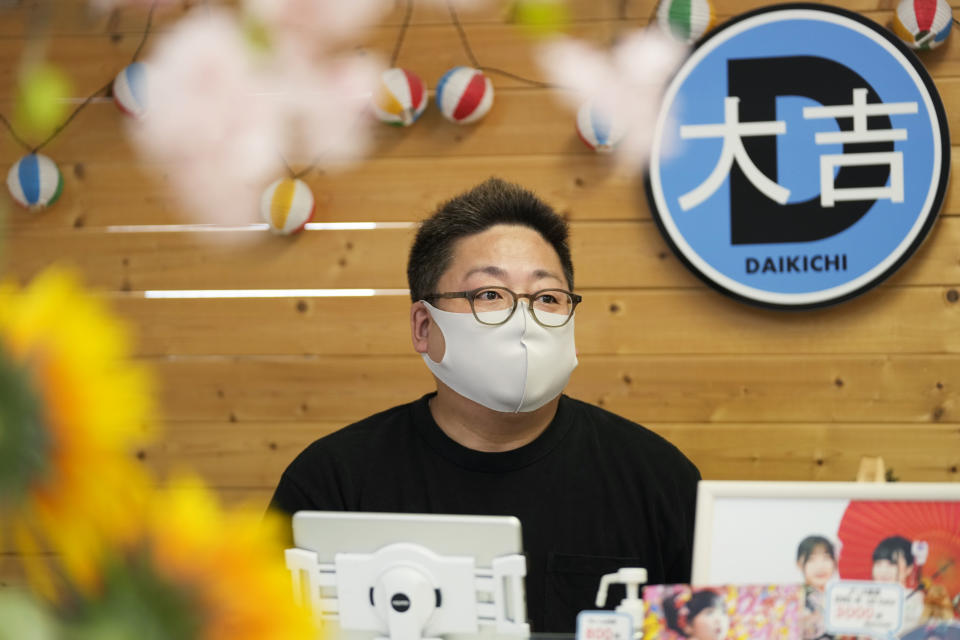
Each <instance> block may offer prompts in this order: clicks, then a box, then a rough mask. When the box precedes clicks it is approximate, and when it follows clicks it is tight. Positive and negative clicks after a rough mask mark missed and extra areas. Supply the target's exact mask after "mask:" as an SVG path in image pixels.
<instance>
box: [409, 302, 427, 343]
mask: <svg viewBox="0 0 960 640" xmlns="http://www.w3.org/2000/svg"><path fill="white" fill-rule="evenodd" d="M410 337H411V338H412V339H413V349H414V351H416V352H417V353H426V352H427V345H428V338H429V337H430V312H429V311H428V310H427V307H426V305H424V304H423V302H422V301H418V302H414V303H413V305H412V306H411V307H410Z"/></svg>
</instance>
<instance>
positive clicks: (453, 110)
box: [7, 0, 953, 235]
mask: <svg viewBox="0 0 960 640" xmlns="http://www.w3.org/2000/svg"><path fill="white" fill-rule="evenodd" d="M715 21H716V14H715V12H714V9H713V5H712V4H711V2H710V0H662V1H661V2H660V4H659V5H658V7H657V22H658V24H659V26H660V28H661V29H663V30H664V31H666V32H668V33H670V34H671V35H673V36H674V37H676V38H677V39H679V40H682V41H684V42H687V43H693V42H695V41H697V40H698V39H699V38H700V37H701V36H703V35H704V34H705V33H706V32H707V31H709V30H710V29H711V28H713V26H714V23H715ZM952 25H953V13H952V10H951V7H950V5H949V4H948V3H947V0H900V2H899V4H898V5H897V11H896V14H895V15H894V17H893V32H894V33H895V34H896V35H897V36H898V37H899V38H900V39H901V40H903V42H904V43H906V44H907V46H909V47H910V48H912V49H917V50H928V49H934V48H936V47H938V46H940V45H941V44H943V42H944V41H945V40H946V39H947V36H948V35H949V34H950V29H951V27H952ZM145 84H146V66H145V65H144V63H142V62H133V63H132V64H130V65H128V66H127V67H125V68H124V69H123V70H121V71H120V73H119V74H117V76H116V78H115V79H114V82H113V85H112V88H113V91H112V93H113V101H114V103H115V104H116V105H117V107H118V108H119V109H120V110H121V111H122V112H123V113H125V114H126V115H128V116H130V117H132V118H138V119H139V118H143V117H144V116H145V114H146V111H147V102H146V88H145ZM434 93H435V100H436V104H437V106H438V108H439V109H440V112H441V114H442V115H443V117H444V118H446V119H447V120H449V121H450V122H454V123H456V124H462V125H468V124H472V123H475V122H477V121H479V120H481V119H482V118H483V117H484V116H485V115H487V113H488V112H489V111H490V108H491V107H492V106H493V97H494V92H493V84H492V83H491V82H490V78H488V77H487V76H486V75H485V74H484V73H483V71H481V70H480V69H474V68H471V67H465V66H461V67H454V68H453V69H450V70H449V71H447V72H446V73H445V74H444V75H443V76H442V77H441V78H440V81H439V82H438V83H437V88H436V90H435V92H434ZM428 102H429V101H428V99H427V89H426V86H425V85H424V83H423V80H422V79H421V78H420V77H419V76H418V75H417V74H416V73H414V72H413V71H410V70H409V69H404V68H400V67H394V68H391V69H387V70H386V71H384V72H382V73H381V75H380V83H379V86H378V87H377V90H376V91H375V92H374V95H373V98H372V101H371V108H372V111H373V113H374V114H375V115H376V116H377V118H379V119H380V120H381V121H382V122H384V123H386V124H388V125H391V126H396V127H409V126H411V125H413V124H414V123H415V122H416V121H417V120H418V119H419V118H420V116H421V115H423V112H424V111H425V110H426V108H427V105H428ZM575 124H576V131H577V135H578V137H579V138H580V139H581V140H582V141H583V143H584V144H586V145H587V146H588V147H589V148H591V149H593V150H594V151H596V152H598V153H609V152H610V151H612V150H613V149H615V148H616V146H617V144H618V143H619V142H620V141H621V140H622V139H623V137H624V136H625V135H626V132H627V124H628V123H627V122H624V121H622V120H621V119H618V118H614V117H613V116H612V115H611V114H610V113H608V112H607V111H605V110H604V109H601V108H599V107H598V105H596V104H595V103H594V102H593V101H590V100H588V101H586V102H585V103H584V104H583V105H582V106H581V107H580V109H579V110H578V111H577V116H576V123H575ZM291 173H292V172H291ZM7 187H8V189H9V190H10V194H11V195H12V196H13V199H14V200H15V201H16V202H17V203H19V204H20V205H21V206H23V207H24V208H26V209H27V210H28V211H33V212H36V211H41V210H43V209H46V208H47V207H49V206H51V205H53V204H54V203H55V202H56V201H57V199H58V198H59V197H60V194H61V193H62V192H63V176H62V174H61V173H60V170H59V169H58V167H57V165H56V163H55V162H54V161H53V160H51V159H50V158H49V157H47V156H45V155H43V154H40V153H37V152H36V151H33V152H31V153H29V154H27V155H26V156H24V157H22V158H20V159H19V160H18V161H17V162H16V163H15V164H14V165H13V166H12V167H11V168H10V171H9V172H8V174H7ZM315 208H316V206H315V201H314V197H313V193H312V192H311V191H310V188H309V187H308V186H307V184H306V183H305V182H304V181H303V180H301V179H300V178H298V177H294V176H291V177H285V178H281V179H279V180H276V181H274V182H273V183H272V184H270V185H269V186H268V187H267V188H266V189H265V190H264V192H263V195H262V197H261V200H260V213H261V216H262V218H263V220H264V222H265V223H266V224H267V226H268V227H269V228H270V230H271V231H273V232H274V233H277V234H281V235H290V234H295V233H298V232H300V231H302V230H303V229H304V227H305V226H306V224H307V223H308V222H310V220H312V219H313V214H314V211H315Z"/></svg>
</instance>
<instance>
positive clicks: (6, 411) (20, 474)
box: [0, 343, 50, 505]
mask: <svg viewBox="0 0 960 640" xmlns="http://www.w3.org/2000/svg"><path fill="white" fill-rule="evenodd" d="M49 447H50V437H49V433H48V432H47V429H46V426H45V424H44V420H43V408H42V406H41V404H40V402H39V401H38V398H37V395H36V394H35V392H34V390H33V389H32V388H31V386H30V378H29V374H28V372H27V371H26V370H25V369H24V368H23V367H21V366H19V365H17V364H16V363H14V362H12V361H11V360H10V359H9V358H8V357H7V356H6V352H5V350H4V348H3V345H2V343H0V505H4V504H17V503H19V502H20V501H21V500H22V499H23V498H24V496H25V494H26V491H27V489H28V488H29V487H30V485H31V484H32V483H33V481H34V480H35V479H36V478H37V477H38V476H41V475H42V474H43V473H44V472H45V471H46V469H47V466H48V463H49Z"/></svg>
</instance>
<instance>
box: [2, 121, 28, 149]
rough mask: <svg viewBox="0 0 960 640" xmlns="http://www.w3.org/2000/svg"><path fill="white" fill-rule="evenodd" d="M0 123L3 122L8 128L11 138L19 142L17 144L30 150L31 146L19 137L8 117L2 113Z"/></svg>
mask: <svg viewBox="0 0 960 640" xmlns="http://www.w3.org/2000/svg"><path fill="white" fill-rule="evenodd" d="M0 122H3V126H5V127H6V128H7V131H9V132H10V136H11V137H12V138H13V139H14V140H15V141H16V142H17V144H19V145H20V146H21V147H23V148H24V149H27V150H29V149H30V144H29V143H27V142H24V140H23V138H21V137H20V136H18V135H17V132H16V131H14V130H13V125H11V124H10V121H9V120H7V118H6V116H4V115H3V114H2V113H0Z"/></svg>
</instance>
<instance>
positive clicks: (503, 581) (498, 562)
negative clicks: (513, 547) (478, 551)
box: [286, 542, 530, 640]
mask: <svg viewBox="0 0 960 640" xmlns="http://www.w3.org/2000/svg"><path fill="white" fill-rule="evenodd" d="M286 561H287V568H288V569H289V570H290V572H291V574H292V578H293V591H294V599H295V600H296V601H297V602H298V603H300V604H303V603H304V602H309V604H310V606H311V607H312V609H313V611H314V614H315V615H316V616H317V617H318V619H320V620H335V621H337V623H338V624H339V626H340V628H341V629H343V630H354V631H373V632H378V633H380V634H381V635H380V636H377V638H378V640H381V639H385V638H389V639H390V640H434V639H435V638H438V637H441V636H443V635H446V634H451V633H476V632H477V631H478V627H480V626H485V627H492V628H493V629H494V630H495V631H496V633H497V634H502V635H511V636H516V637H520V638H525V637H528V636H529V635H530V626H529V625H528V624H527V622H526V617H527V616H526V605H525V603H524V598H523V578H524V576H525V575H526V559H525V558H524V557H523V556H522V555H520V554H510V555H506V556H501V557H497V558H494V559H493V563H492V567H491V568H490V569H485V568H478V567H476V566H475V562H474V559H473V558H472V557H469V556H441V555H437V554H435V553H433V552H432V551H430V550H429V549H427V548H426V547H423V546H421V545H417V544H410V543H405V542H401V543H395V544H390V545H387V546H384V547H382V548H380V549H379V550H377V551H376V552H374V553H338V554H336V555H335V556H334V562H333V564H324V563H321V562H320V560H319V557H318V555H317V553H316V552H313V551H308V550H306V549H299V548H294V549H287V550H286Z"/></svg>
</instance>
